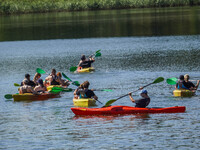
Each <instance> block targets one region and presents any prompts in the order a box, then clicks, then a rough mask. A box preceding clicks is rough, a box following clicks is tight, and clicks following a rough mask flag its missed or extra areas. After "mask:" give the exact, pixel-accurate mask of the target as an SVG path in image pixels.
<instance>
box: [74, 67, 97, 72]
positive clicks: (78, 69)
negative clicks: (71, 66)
mask: <svg viewBox="0 0 200 150" xmlns="http://www.w3.org/2000/svg"><path fill="white" fill-rule="evenodd" d="M94 70H95V69H94V67H89V68H77V70H76V71H77V72H78V73H84V72H91V71H94Z"/></svg>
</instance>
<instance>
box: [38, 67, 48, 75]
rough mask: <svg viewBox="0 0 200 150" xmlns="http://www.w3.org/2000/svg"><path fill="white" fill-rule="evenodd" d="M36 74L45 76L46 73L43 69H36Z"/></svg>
mask: <svg viewBox="0 0 200 150" xmlns="http://www.w3.org/2000/svg"><path fill="white" fill-rule="evenodd" d="M36 72H37V73H40V74H45V73H46V72H45V71H44V70H42V69H41V68H37V69H36Z"/></svg>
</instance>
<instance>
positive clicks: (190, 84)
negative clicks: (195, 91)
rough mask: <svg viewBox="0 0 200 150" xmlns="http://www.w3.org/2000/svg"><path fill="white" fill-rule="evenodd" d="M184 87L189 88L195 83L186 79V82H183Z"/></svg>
mask: <svg viewBox="0 0 200 150" xmlns="http://www.w3.org/2000/svg"><path fill="white" fill-rule="evenodd" d="M185 87H186V88H188V89H189V88H191V87H195V85H194V84H193V83H192V82H190V81H188V82H185Z"/></svg>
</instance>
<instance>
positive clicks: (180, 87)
mask: <svg viewBox="0 0 200 150" xmlns="http://www.w3.org/2000/svg"><path fill="white" fill-rule="evenodd" d="M177 88H178V89H187V90H188V88H187V87H185V85H184V84H183V82H178V86H177Z"/></svg>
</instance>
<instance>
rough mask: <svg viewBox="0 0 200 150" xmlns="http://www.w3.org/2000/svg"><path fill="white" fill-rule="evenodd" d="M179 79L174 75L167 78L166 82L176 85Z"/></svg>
mask: <svg viewBox="0 0 200 150" xmlns="http://www.w3.org/2000/svg"><path fill="white" fill-rule="evenodd" d="M177 80H178V79H177V78H175V77H173V78H169V79H167V80H166V82H167V83H168V84H170V85H175V84H176V82H177Z"/></svg>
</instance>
